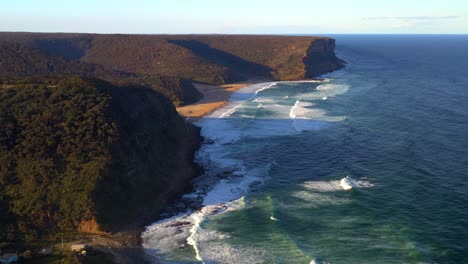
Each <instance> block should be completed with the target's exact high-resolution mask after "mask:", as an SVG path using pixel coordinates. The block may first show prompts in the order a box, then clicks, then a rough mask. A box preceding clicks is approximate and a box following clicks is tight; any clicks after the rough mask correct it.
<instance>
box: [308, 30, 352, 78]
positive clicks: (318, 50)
mask: <svg viewBox="0 0 468 264" xmlns="http://www.w3.org/2000/svg"><path fill="white" fill-rule="evenodd" d="M303 61H304V65H305V77H306V78H310V77H315V76H318V75H321V74H325V73H329V72H332V71H335V70H337V69H341V68H343V67H344V65H345V61H343V60H342V59H339V58H338V57H336V55H335V40H334V39H319V40H315V41H314V42H312V43H311V45H310V46H309V48H308V49H307V53H306V56H305V57H304V59H303Z"/></svg>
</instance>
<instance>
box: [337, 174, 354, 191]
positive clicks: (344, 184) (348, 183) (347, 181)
mask: <svg viewBox="0 0 468 264" xmlns="http://www.w3.org/2000/svg"><path fill="white" fill-rule="evenodd" d="M340 185H341V188H343V190H351V189H352V188H354V187H355V183H354V180H353V179H352V178H350V177H349V176H346V177H344V178H343V179H341V180H340Z"/></svg>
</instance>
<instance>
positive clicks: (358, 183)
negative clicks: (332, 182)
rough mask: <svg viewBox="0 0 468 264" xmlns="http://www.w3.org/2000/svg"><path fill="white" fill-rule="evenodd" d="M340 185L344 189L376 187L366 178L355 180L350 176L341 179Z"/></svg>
mask: <svg viewBox="0 0 468 264" xmlns="http://www.w3.org/2000/svg"><path fill="white" fill-rule="evenodd" d="M340 185H341V187H342V188H343V190H351V189H354V188H371V187H374V184H372V183H370V182H368V181H366V180H355V179H353V178H351V177H349V176H346V177H344V178H343V179H341V180H340Z"/></svg>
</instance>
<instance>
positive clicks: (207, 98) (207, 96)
mask: <svg viewBox="0 0 468 264" xmlns="http://www.w3.org/2000/svg"><path fill="white" fill-rule="evenodd" d="M268 81H271V80H266V79H262V80H260V79H255V80H247V81H245V82H239V83H231V84H223V85H212V84H201V83H194V86H195V88H197V89H198V91H200V92H201V93H202V94H203V98H202V99H201V100H200V101H198V102H196V103H193V104H190V105H186V106H181V107H177V112H179V114H180V115H181V116H183V117H185V118H187V120H188V121H190V122H195V121H197V120H199V119H200V118H201V117H203V116H205V115H209V114H211V113H212V112H214V111H215V110H217V109H219V108H221V107H223V106H224V105H226V104H227V103H228V102H229V98H230V97H231V94H232V93H233V92H235V91H238V90H239V89H241V88H244V87H246V86H248V85H251V84H255V83H261V82H268Z"/></svg>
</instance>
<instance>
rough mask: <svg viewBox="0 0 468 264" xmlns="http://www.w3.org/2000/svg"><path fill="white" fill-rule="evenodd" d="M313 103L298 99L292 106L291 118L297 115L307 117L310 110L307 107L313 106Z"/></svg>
mask: <svg viewBox="0 0 468 264" xmlns="http://www.w3.org/2000/svg"><path fill="white" fill-rule="evenodd" d="M313 105H314V104H313V103H309V102H301V101H299V100H298V101H296V103H294V105H293V107H291V110H290V111H289V117H291V118H296V117H298V116H299V117H305V116H306V114H307V112H308V111H310V109H307V108H306V107H310V106H313Z"/></svg>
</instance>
